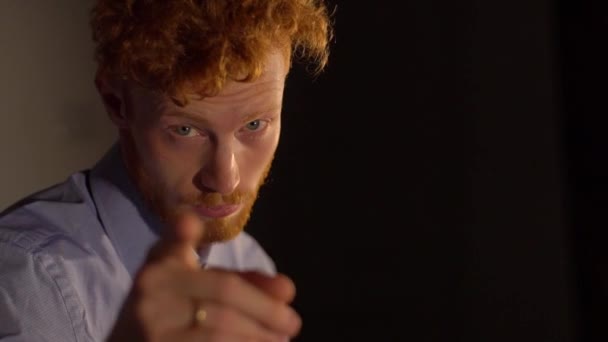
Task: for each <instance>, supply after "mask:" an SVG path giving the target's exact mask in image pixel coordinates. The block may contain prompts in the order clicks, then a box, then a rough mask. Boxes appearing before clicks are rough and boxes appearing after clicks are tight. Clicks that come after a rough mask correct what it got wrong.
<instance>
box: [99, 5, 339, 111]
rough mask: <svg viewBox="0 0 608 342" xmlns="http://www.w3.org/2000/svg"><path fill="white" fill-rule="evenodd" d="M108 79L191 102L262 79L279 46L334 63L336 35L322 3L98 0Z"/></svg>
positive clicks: (317, 62)
mask: <svg viewBox="0 0 608 342" xmlns="http://www.w3.org/2000/svg"><path fill="white" fill-rule="evenodd" d="M90 24H91V27H92V32H93V41H94V43H95V44H96V48H95V58H96V60H97V63H98V72H99V73H100V74H101V75H106V76H114V77H119V78H122V79H129V80H132V81H135V82H137V83H139V84H140V85H142V86H144V87H147V88H150V89H153V90H156V91H159V92H161V93H163V94H165V95H167V96H169V97H171V98H172V99H173V100H174V101H175V102H176V103H178V104H185V103H186V102H187V99H186V95H187V94H186V93H195V94H199V95H200V96H212V95H214V94H217V93H218V92H219V91H220V90H221V89H222V87H223V85H224V83H225V82H226V81H227V80H238V81H250V80H254V79H255V78H257V77H259V75H260V74H261V73H262V70H263V67H264V61H265V60H266V57H267V54H268V52H269V51H271V50H273V49H281V50H282V51H284V52H285V56H286V58H287V62H288V63H291V61H292V58H294V57H295V58H298V59H299V60H301V61H307V62H311V64H312V65H313V66H314V73H315V74H316V73H318V72H320V71H321V70H322V69H323V68H324V67H325V65H326V63H327V59H328V54H329V49H328V45H329V41H330V39H331V38H332V27H331V22H330V15H329V13H328V11H327V7H326V6H325V4H324V3H323V2H322V0H97V1H96V3H95V5H94V7H93V9H92V11H91V22H90Z"/></svg>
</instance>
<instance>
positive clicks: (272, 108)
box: [163, 105, 282, 126]
mask: <svg viewBox="0 0 608 342" xmlns="http://www.w3.org/2000/svg"><path fill="white" fill-rule="evenodd" d="M281 109H282V106H281V105H278V106H270V107H267V108H266V109H264V110H261V111H255V112H253V113H251V114H247V115H246V116H244V117H243V118H242V120H241V122H243V123H246V122H249V121H252V120H254V119H255V118H256V117H258V116H260V115H263V114H265V113H270V112H277V111H280V110H281ZM163 116H169V117H178V118H186V119H188V120H191V121H195V122H198V123H201V124H203V125H206V126H209V125H210V122H209V120H207V119H206V118H204V117H201V116H199V115H197V114H193V113H190V112H184V111H179V110H175V111H170V112H168V113H165V114H164V115H163Z"/></svg>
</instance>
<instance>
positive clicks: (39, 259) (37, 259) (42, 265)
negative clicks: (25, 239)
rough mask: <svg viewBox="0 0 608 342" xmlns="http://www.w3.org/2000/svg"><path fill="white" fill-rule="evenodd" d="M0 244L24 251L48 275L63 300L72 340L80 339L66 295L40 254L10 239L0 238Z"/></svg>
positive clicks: (53, 264)
mask: <svg viewBox="0 0 608 342" xmlns="http://www.w3.org/2000/svg"><path fill="white" fill-rule="evenodd" d="M0 244H4V245H7V246H9V247H13V248H17V249H21V250H22V251H23V252H24V254H25V255H29V256H31V258H32V260H34V261H35V262H37V263H38V265H39V266H40V268H41V270H42V271H44V273H45V275H46V276H47V277H48V279H50V280H52V281H53V284H54V285H55V289H56V290H57V292H58V293H59V296H60V297H61V301H62V302H63V308H64V310H65V314H66V317H67V318H68V320H69V321H70V326H71V328H72V333H73V334H74V341H76V342H78V341H80V340H79V339H78V334H77V331H76V324H75V322H74V318H73V317H72V315H71V314H70V311H69V309H68V304H67V301H66V297H65V295H64V293H63V291H62V290H61V287H60V286H59V283H58V281H57V279H56V278H55V277H54V276H53V275H52V274H51V272H50V271H49V270H48V268H47V265H46V263H45V262H44V260H42V256H41V255H38V254H36V253H34V252H32V251H31V250H29V249H27V248H24V247H23V246H20V245H18V244H14V243H12V241H10V240H8V241H7V240H5V239H0ZM50 263H52V266H56V264H55V263H54V262H53V261H52V260H51V261H50Z"/></svg>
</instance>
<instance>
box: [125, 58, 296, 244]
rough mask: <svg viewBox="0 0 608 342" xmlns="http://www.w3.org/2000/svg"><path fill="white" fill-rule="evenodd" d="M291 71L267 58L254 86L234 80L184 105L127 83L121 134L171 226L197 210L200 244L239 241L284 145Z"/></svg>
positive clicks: (142, 186)
mask: <svg viewBox="0 0 608 342" xmlns="http://www.w3.org/2000/svg"><path fill="white" fill-rule="evenodd" d="M286 73H287V66H286V65H285V62H284V58H283V57H282V56H280V55H278V54H277V55H272V56H271V57H269V63H268V64H267V67H266V70H265V72H264V73H263V75H262V76H261V77H260V78H259V79H257V80H256V81H254V82H251V83H239V82H229V83H227V84H226V86H225V87H224V89H223V90H222V91H221V92H220V93H219V94H218V95H216V96H213V97H207V98H204V99H202V100H201V99H197V98H196V97H191V98H190V99H189V103H188V104H187V105H186V106H184V107H180V106H178V105H176V104H174V103H173V101H171V99H169V98H167V97H165V96H161V95H159V94H157V93H155V92H152V91H149V90H146V89H144V88H142V87H138V86H135V85H133V84H130V85H129V86H128V90H127V91H126V92H125V93H127V95H125V98H124V107H123V108H124V111H125V114H126V115H125V116H126V117H127V118H128V119H127V120H126V122H127V124H126V125H125V127H123V129H122V130H121V140H122V144H123V145H124V146H123V147H125V149H124V152H125V154H126V155H125V157H126V161H127V164H128V168H129V169H130V173H131V175H132V176H134V178H135V179H134V181H135V183H136V185H137V187H138V188H139V190H140V191H141V192H142V194H143V196H144V198H145V199H146V200H147V201H148V203H149V204H150V205H151V206H152V207H153V209H154V210H155V211H156V212H157V213H158V214H159V215H160V216H161V218H164V219H165V220H166V221H168V222H172V221H171V220H172V219H173V218H175V217H176V216H177V215H178V214H180V213H195V214H196V216H197V217H199V218H200V222H201V224H202V226H203V228H204V232H205V234H204V240H203V243H210V242H215V241H225V240H229V239H232V238H234V237H235V236H236V235H237V234H238V233H239V232H241V230H242V229H243V228H244V226H245V224H246V223H247V220H248V219H249V214H250V212H251V209H252V206H253V204H254V201H255V198H256V196H257V193H258V190H259V187H260V186H261V184H262V183H263V181H264V178H265V177H266V174H267V173H268V171H269V169H270V165H271V162H272V159H273V156H274V153H275V151H276V148H277V144H278V142H279V134H280V129H281V104H282V99H283V89H284V83H285V77H286Z"/></svg>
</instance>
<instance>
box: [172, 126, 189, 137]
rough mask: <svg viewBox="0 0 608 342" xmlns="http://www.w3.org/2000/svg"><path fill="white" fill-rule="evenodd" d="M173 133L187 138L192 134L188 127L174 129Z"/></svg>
mask: <svg viewBox="0 0 608 342" xmlns="http://www.w3.org/2000/svg"><path fill="white" fill-rule="evenodd" d="M175 133H177V134H178V135H181V136H184V137H187V136H189V135H190V134H192V127H190V126H177V127H175Z"/></svg>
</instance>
